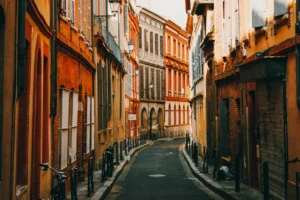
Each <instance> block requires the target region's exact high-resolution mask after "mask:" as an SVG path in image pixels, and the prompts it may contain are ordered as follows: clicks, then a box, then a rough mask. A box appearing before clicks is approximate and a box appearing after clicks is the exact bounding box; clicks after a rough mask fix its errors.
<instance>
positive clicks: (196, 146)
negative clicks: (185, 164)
mask: <svg viewBox="0 0 300 200" xmlns="http://www.w3.org/2000/svg"><path fill="white" fill-rule="evenodd" d="M194 162H195V164H196V166H198V145H197V144H196V143H194Z"/></svg>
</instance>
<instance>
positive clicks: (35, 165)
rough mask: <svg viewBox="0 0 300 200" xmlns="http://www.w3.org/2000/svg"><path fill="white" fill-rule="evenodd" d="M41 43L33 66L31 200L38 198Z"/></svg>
mask: <svg viewBox="0 0 300 200" xmlns="http://www.w3.org/2000/svg"><path fill="white" fill-rule="evenodd" d="M41 59H42V58H41V42H40V38H39V37H38V39H37V44H36V52H35V59H34V60H35V65H34V90H33V113H35V114H34V115H33V120H32V124H33V131H32V168H31V170H32V171H31V173H32V176H31V183H32V186H33V187H31V199H38V198H40V178H41V171H40V167H39V164H40V163H41V152H42V149H41V132H42V121H41V119H42V113H41V111H42V91H43V89H42V80H43V79H42V60H41Z"/></svg>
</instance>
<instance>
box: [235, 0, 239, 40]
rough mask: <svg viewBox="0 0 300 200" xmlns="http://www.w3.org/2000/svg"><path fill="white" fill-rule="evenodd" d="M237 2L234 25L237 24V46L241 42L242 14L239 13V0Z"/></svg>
mask: <svg viewBox="0 0 300 200" xmlns="http://www.w3.org/2000/svg"><path fill="white" fill-rule="evenodd" d="M234 1H235V11H234V18H235V19H234V24H235V38H234V39H235V44H237V42H239V40H240V18H239V17H240V16H239V15H240V12H239V0H234Z"/></svg>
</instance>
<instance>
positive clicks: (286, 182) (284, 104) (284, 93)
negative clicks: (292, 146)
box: [282, 63, 289, 199]
mask: <svg viewBox="0 0 300 200" xmlns="http://www.w3.org/2000/svg"><path fill="white" fill-rule="evenodd" d="M284 68H285V69H284V70H285V71H286V63H285V64H284ZM282 83H283V86H282V98H283V140H284V142H283V148H284V187H285V190H284V197H285V199H287V198H288V196H287V190H288V189H287V187H288V175H289V174H288V173H289V169H288V167H289V166H288V159H289V155H288V132H287V105H286V104H287V102H286V75H285V77H284V78H283V80H282Z"/></svg>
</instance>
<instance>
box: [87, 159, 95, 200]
mask: <svg viewBox="0 0 300 200" xmlns="http://www.w3.org/2000/svg"><path fill="white" fill-rule="evenodd" d="M93 193H94V157H91V158H89V161H88V197H90V196H91V194H93Z"/></svg>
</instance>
